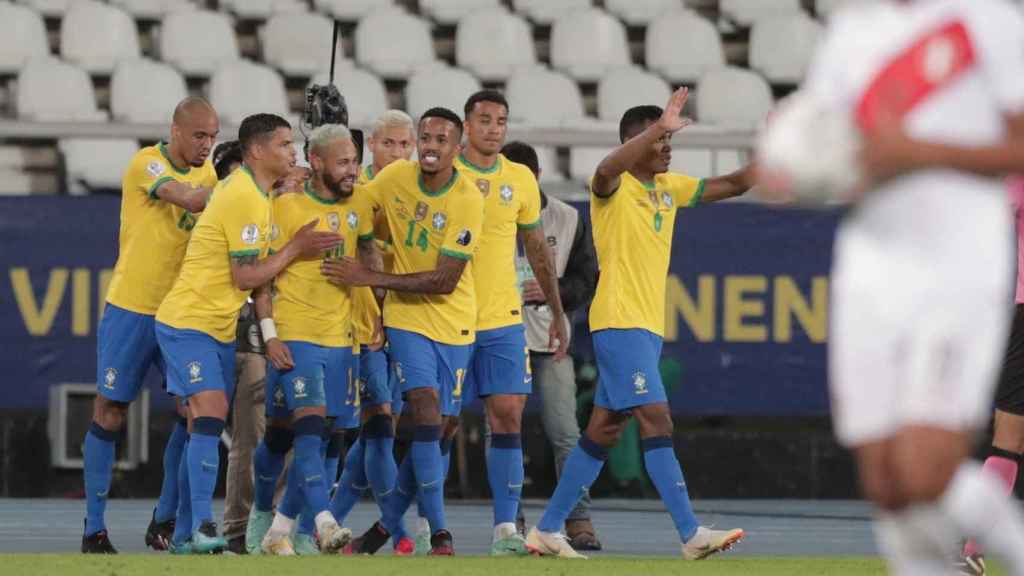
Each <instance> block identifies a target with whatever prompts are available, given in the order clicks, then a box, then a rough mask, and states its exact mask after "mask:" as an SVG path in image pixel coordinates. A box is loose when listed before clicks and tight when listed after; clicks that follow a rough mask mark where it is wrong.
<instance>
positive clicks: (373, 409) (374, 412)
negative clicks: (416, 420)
mask: <svg viewBox="0 0 1024 576" xmlns="http://www.w3.org/2000/svg"><path fill="white" fill-rule="evenodd" d="M362 410H363V419H364V420H365V421H367V422H368V421H369V420H370V419H371V418H373V417H374V416H387V417H388V418H391V404H389V403H385V404H378V405H376V406H367V405H366V404H363V406H362Z"/></svg>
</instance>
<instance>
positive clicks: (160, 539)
mask: <svg viewBox="0 0 1024 576" xmlns="http://www.w3.org/2000/svg"><path fill="white" fill-rule="evenodd" d="M172 536H174V518H171V519H170V520H165V521H163V522H157V521H156V509H154V510H153V516H152V517H151V518H150V520H149V527H148V528H146V546H149V547H150V548H152V549H153V550H157V551H163V550H167V549H168V548H169V547H170V544H171V537H172Z"/></svg>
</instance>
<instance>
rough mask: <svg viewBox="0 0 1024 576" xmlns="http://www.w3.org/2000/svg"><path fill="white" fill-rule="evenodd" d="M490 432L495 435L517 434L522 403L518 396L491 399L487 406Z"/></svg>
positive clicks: (520, 423)
mask: <svg viewBox="0 0 1024 576" xmlns="http://www.w3.org/2000/svg"><path fill="white" fill-rule="evenodd" d="M487 416H488V419H489V420H490V424H491V431H492V432H493V433H495V434H518V433H519V432H520V428H521V426H522V418H523V401H522V398H521V397H519V396H499V397H493V398H492V401H491V402H489V403H488V404H487Z"/></svg>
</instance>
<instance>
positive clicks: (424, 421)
mask: <svg viewBox="0 0 1024 576" xmlns="http://www.w3.org/2000/svg"><path fill="white" fill-rule="evenodd" d="M408 397H409V399H408V402H407V404H408V406H409V407H410V409H411V410H412V418H413V422H414V423H415V424H416V425H417V426H424V425H434V426H436V425H440V424H441V407H440V406H439V405H438V402H437V396H436V395H435V393H434V391H433V390H431V389H430V388H417V389H415V390H410V391H409V394H408Z"/></svg>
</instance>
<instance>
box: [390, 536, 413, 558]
mask: <svg viewBox="0 0 1024 576" xmlns="http://www.w3.org/2000/svg"><path fill="white" fill-rule="evenodd" d="M415 553H416V541H415V540H413V539H412V538H409V537H408V536H402V537H401V538H400V539H399V540H398V542H397V543H396V544H395V549H394V555H395V556H412V555H413V554H415Z"/></svg>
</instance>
